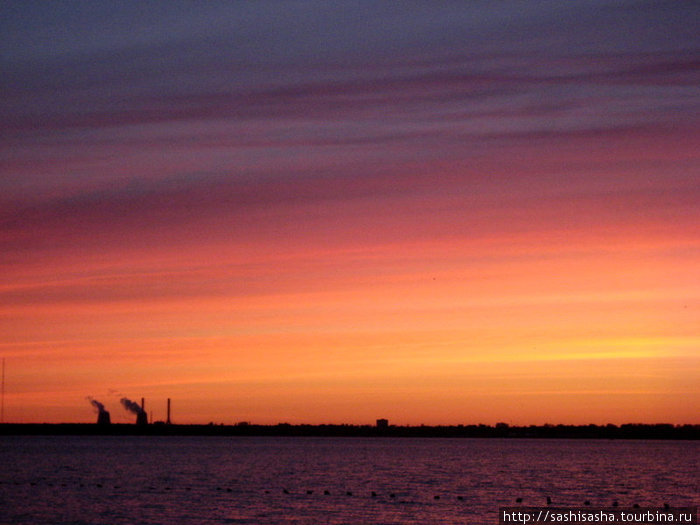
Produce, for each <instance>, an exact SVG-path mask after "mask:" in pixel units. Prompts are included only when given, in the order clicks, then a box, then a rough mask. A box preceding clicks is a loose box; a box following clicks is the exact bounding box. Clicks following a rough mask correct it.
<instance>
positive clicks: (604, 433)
mask: <svg viewBox="0 0 700 525" xmlns="http://www.w3.org/2000/svg"><path fill="white" fill-rule="evenodd" d="M0 435H4V436H9V435H105V436H132V435H133V436H140V435H146V436H149V435H150V436H318V437H324V436H327V437H416V438H418V437H421V438H433V437H439V438H515V439H517V438H530V439H533V438H534V439H537V438H540V439H542V438H544V439H673V440H697V439H700V425H671V424H634V423H630V424H623V425H619V426H618V425H530V426H509V425H506V424H505V423H499V424H497V425H495V426H490V425H454V426H426V425H421V426H396V425H390V426H387V427H377V426H372V425H307V424H299V425H292V424H288V423H280V424H277V425H255V424H251V423H245V422H244V423H238V424H235V425H223V424H221V425H215V424H211V423H210V424H208V425H168V424H164V423H155V424H150V425H146V426H143V425H131V424H111V425H96V424H90V423H4V424H0Z"/></svg>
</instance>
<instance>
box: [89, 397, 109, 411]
mask: <svg viewBox="0 0 700 525" xmlns="http://www.w3.org/2000/svg"><path fill="white" fill-rule="evenodd" d="M87 400H88V401H90V404H91V405H92V406H93V407H95V408H96V409H97V412H98V413H100V414H104V413H105V412H107V414H109V412H108V411H107V409H105V406H104V405H103V404H102V403H100V402H99V401H98V400H97V399H93V398H91V397H88V398H87Z"/></svg>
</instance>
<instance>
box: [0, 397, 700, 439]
mask: <svg viewBox="0 0 700 525" xmlns="http://www.w3.org/2000/svg"><path fill="white" fill-rule="evenodd" d="M87 399H88V401H89V402H90V404H91V405H92V407H93V408H94V409H95V410H96V411H97V424H85V423H58V424H45V423H44V424H40V423H0V435H31V434H35V435H36V434H39V435H76V434H78V435H181V436H197V435H203V436H204V435H210V436H329V437H448V438H566V439H577V438H583V439H689V440H697V439H700V425H672V424H642V423H628V424H623V425H619V426H618V425H613V424H608V425H593V424H591V425H561V424H560V425H548V424H547V425H529V426H511V425H509V424H507V423H497V424H496V425H493V426H491V425H483V424H479V425H449V426H447V425H437V426H428V425H420V426H400V425H390V424H389V420H388V419H385V418H379V419H377V420H376V422H375V424H374V425H369V424H368V425H350V424H320V425H310V424H295V425H292V424H290V423H278V424H276V425H258V424H253V423H250V422H247V421H244V422H239V423H236V424H233V425H224V424H214V423H209V424H207V425H202V424H193V425H189V424H184V425H183V424H173V423H172V422H171V413H170V409H171V400H170V398H168V399H167V419H166V420H165V421H155V422H152V421H151V422H149V418H148V414H147V412H146V400H145V398H141V403H140V404H139V403H136V402H135V401H132V400H130V399H129V398H126V397H122V398H121V399H120V404H121V405H122V407H123V408H124V409H125V410H127V411H128V412H130V413H131V414H134V415H135V416H136V419H135V421H134V423H133V424H123V423H117V424H113V423H112V422H111V418H110V413H109V412H108V411H107V410H106V408H105V406H104V404H103V403H101V402H99V401H97V400H96V399H93V398H92V397H88V398H87Z"/></svg>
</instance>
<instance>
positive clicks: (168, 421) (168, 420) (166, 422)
mask: <svg viewBox="0 0 700 525" xmlns="http://www.w3.org/2000/svg"><path fill="white" fill-rule="evenodd" d="M165 424H166V425H170V398H168V419H166V420H165Z"/></svg>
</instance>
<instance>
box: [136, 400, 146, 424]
mask: <svg viewBox="0 0 700 525" xmlns="http://www.w3.org/2000/svg"><path fill="white" fill-rule="evenodd" d="M145 407H146V401H145V399H144V398H141V412H139V413H138V414H136V424H137V425H142V426H146V425H148V414H147V413H146V408H145Z"/></svg>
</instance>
